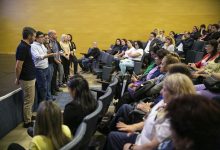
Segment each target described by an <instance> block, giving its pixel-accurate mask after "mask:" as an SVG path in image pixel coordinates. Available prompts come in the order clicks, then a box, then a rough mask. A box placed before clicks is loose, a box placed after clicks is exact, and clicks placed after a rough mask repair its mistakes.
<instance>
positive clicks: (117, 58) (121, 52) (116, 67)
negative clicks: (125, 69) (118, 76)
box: [114, 39, 128, 71]
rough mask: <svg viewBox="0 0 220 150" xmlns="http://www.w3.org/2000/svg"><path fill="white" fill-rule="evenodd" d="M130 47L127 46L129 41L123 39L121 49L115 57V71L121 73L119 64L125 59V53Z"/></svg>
mask: <svg viewBox="0 0 220 150" xmlns="http://www.w3.org/2000/svg"><path fill="white" fill-rule="evenodd" d="M127 49H128V46H127V40H126V39H121V49H120V50H119V51H118V52H117V53H116V54H115V55H114V63H115V70H116V71H119V70H120V68H119V63H120V60H121V59H122V58H123V56H124V54H125V51H127Z"/></svg>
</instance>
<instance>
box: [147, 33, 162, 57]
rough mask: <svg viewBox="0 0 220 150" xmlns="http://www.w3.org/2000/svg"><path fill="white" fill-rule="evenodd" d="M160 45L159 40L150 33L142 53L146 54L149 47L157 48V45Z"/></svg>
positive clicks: (154, 34)
mask: <svg viewBox="0 0 220 150" xmlns="http://www.w3.org/2000/svg"><path fill="white" fill-rule="evenodd" d="M161 43H162V42H161V41H160V40H159V39H157V38H156V33H154V32H151V33H150V36H149V40H148V42H147V43H146V45H145V49H144V52H145V53H147V54H148V53H149V51H150V48H151V47H154V46H157V45H158V46H160V45H161Z"/></svg>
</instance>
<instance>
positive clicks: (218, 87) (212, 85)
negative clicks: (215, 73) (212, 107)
mask: <svg viewBox="0 0 220 150" xmlns="http://www.w3.org/2000/svg"><path fill="white" fill-rule="evenodd" d="M203 83H204V85H205V87H206V88H207V89H208V90H209V91H211V92H215V93H219V92H220V81H219V80H217V79H215V78H213V77H207V78H206V79H204V80H203Z"/></svg>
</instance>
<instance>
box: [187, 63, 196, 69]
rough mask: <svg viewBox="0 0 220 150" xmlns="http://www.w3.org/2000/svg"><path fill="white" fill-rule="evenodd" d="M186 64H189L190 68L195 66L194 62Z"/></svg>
mask: <svg viewBox="0 0 220 150" xmlns="http://www.w3.org/2000/svg"><path fill="white" fill-rule="evenodd" d="M188 66H190V67H192V68H196V65H195V64H194V63H189V64H188Z"/></svg>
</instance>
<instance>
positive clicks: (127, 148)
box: [123, 143, 146, 150]
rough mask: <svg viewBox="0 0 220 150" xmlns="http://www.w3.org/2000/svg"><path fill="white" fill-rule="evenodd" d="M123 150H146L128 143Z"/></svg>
mask: <svg viewBox="0 0 220 150" xmlns="http://www.w3.org/2000/svg"><path fill="white" fill-rule="evenodd" d="M123 150H146V149H145V148H144V147H143V146H142V145H136V144H131V143H126V144H125V145H124V147H123Z"/></svg>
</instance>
